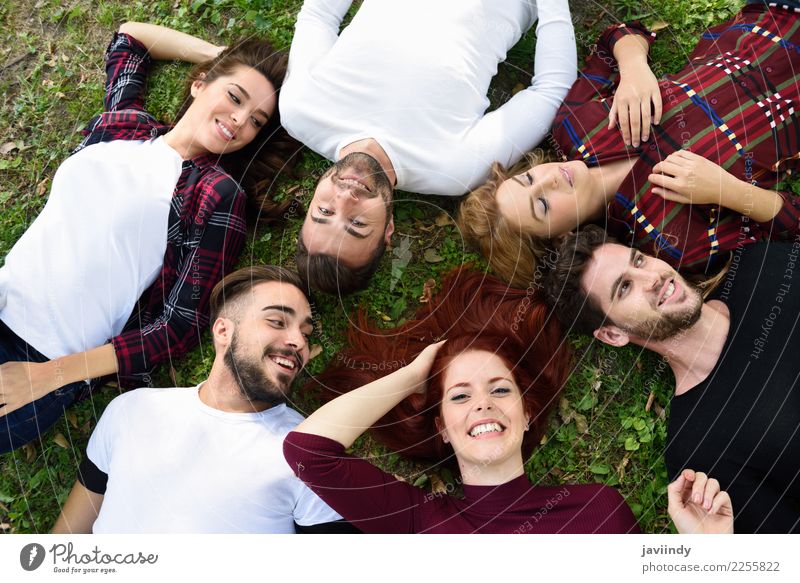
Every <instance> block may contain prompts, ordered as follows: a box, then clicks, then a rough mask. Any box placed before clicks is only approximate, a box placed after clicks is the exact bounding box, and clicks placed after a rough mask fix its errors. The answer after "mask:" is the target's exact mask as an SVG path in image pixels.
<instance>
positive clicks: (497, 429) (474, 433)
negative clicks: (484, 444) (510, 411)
mask: <svg viewBox="0 0 800 583" xmlns="http://www.w3.org/2000/svg"><path fill="white" fill-rule="evenodd" d="M503 431H505V428H504V427H503V426H502V425H500V424H499V423H482V424H480V425H476V426H475V427H473V428H472V429H470V431H469V436H470V437H478V436H479V435H483V434H485V433H502V432H503Z"/></svg>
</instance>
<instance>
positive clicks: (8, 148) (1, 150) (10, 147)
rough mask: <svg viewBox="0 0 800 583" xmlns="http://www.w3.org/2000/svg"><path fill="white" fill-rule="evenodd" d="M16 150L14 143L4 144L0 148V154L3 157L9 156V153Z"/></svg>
mask: <svg viewBox="0 0 800 583" xmlns="http://www.w3.org/2000/svg"><path fill="white" fill-rule="evenodd" d="M16 149H17V143H16V142H6V143H5V144H3V145H2V146H0V154H2V155H3V156H5V155H6V154H10V153H11V152H13V151H14V150H16Z"/></svg>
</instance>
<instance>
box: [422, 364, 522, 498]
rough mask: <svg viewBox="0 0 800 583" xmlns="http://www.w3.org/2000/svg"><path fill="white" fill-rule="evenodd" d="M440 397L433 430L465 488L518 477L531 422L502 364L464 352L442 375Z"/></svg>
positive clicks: (511, 376)
mask: <svg viewBox="0 0 800 583" xmlns="http://www.w3.org/2000/svg"><path fill="white" fill-rule="evenodd" d="M443 391H444V392H443V396H442V404H441V416H440V417H438V418H437V419H436V424H437V427H438V428H439V431H440V433H441V436H442V438H443V439H444V440H445V442H447V443H450V445H452V447H453V450H454V451H455V454H456V458H457V459H458V465H459V468H460V469H461V475H462V478H463V479H464V482H465V483H467V484H469V483H476V482H483V483H485V482H487V481H488V482H491V481H492V480H491V475H498V476H503V477H504V479H506V478H508V477H509V476H512V475H521V473H522V438H523V436H524V434H525V431H526V429H527V426H528V423H529V421H530V417H529V415H528V414H527V413H526V412H525V408H524V403H523V399H522V395H521V393H520V389H519V387H518V386H517V384H516V381H515V380H514V375H513V374H512V372H511V370H509V368H508V366H506V364H505V362H504V361H503V359H502V358H500V357H499V356H497V355H495V354H494V353H491V352H486V351H483V350H469V351H467V352H462V353H461V354H459V355H458V356H456V357H455V358H453V359H452V360H451V361H450V362H449V363H448V365H447V368H446V369H445V372H444V378H443ZM487 478H489V479H488V480H487Z"/></svg>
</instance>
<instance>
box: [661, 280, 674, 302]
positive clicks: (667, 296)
mask: <svg viewBox="0 0 800 583" xmlns="http://www.w3.org/2000/svg"><path fill="white" fill-rule="evenodd" d="M674 293H675V282H674V281H671V282H669V284H668V285H667V289H666V291H664V295H663V296H661V301H660V302H658V305H659V306H660V305H662V304H664V303H665V302H666V301H667V300H669V299H670V298H671V297H672V294H674Z"/></svg>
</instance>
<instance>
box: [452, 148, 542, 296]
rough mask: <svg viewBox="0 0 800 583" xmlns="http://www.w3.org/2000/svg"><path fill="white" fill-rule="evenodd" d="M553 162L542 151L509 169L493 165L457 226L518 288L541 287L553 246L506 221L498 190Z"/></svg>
mask: <svg viewBox="0 0 800 583" xmlns="http://www.w3.org/2000/svg"><path fill="white" fill-rule="evenodd" d="M548 161H550V156H549V155H548V154H546V153H544V152H542V151H541V150H536V151H535V152H532V153H530V154H527V155H526V156H525V158H524V159H523V160H521V161H520V162H519V163H517V164H516V165H515V166H513V167H511V168H510V169H507V168H506V167H504V166H503V165H502V164H500V163H499V162H495V163H494V164H492V168H491V174H490V177H489V180H487V181H486V182H485V183H484V184H482V185H481V186H479V187H478V188H476V189H475V190H473V191H472V192H470V193H469V194H468V195H467V197H466V198H465V199H464V201H463V202H462V203H461V206H460V207H459V211H458V216H457V217H456V224H457V225H458V228H459V229H460V231H461V235H462V236H463V237H464V239H465V240H466V242H467V243H468V244H469V245H470V246H471V247H473V248H475V249H476V250H477V251H478V252H479V253H480V254H481V255H482V256H483V257H484V258H486V260H487V261H488V262H489V265H490V266H491V268H492V270H493V271H494V273H495V274H496V275H497V276H498V277H500V278H502V279H504V280H505V281H507V282H508V283H510V284H511V285H512V286H514V287H518V288H522V289H525V288H528V287H530V286H532V285H533V286H534V287H540V283H541V282H538V281H537V280H541V279H542V278H543V276H544V274H543V273H540V272H541V270H542V267H543V266H542V263H543V261H544V258H545V256H546V255H548V254H549V253H550V252H551V251H552V249H553V245H552V243H551V242H550V241H549V240H547V239H540V238H539V237H534V236H531V235H526V234H524V233H522V232H521V231H520V230H519V229H518V228H517V227H514V226H512V225H510V224H509V223H508V221H506V220H505V219H504V218H503V216H502V215H501V214H500V212H499V210H498V208H497V190H498V189H499V188H500V185H501V184H503V182H505V181H506V180H508V179H509V178H511V177H512V176H516V175H517V174H520V173H522V172H525V171H526V170H529V169H530V168H532V167H533V166H536V165H537V164H542V163H544V162H548Z"/></svg>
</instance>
